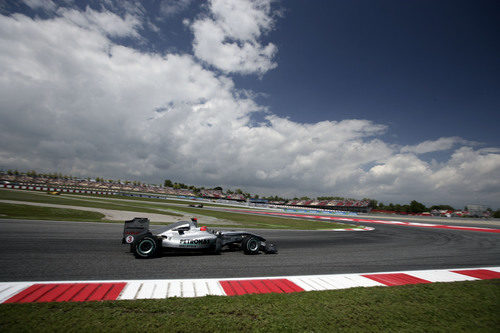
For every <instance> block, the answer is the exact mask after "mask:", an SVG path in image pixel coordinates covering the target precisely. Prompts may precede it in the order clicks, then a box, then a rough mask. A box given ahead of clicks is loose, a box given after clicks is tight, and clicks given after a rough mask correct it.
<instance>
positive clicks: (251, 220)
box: [0, 190, 353, 230]
mask: <svg viewBox="0 0 500 333" xmlns="http://www.w3.org/2000/svg"><path fill="white" fill-rule="evenodd" d="M120 198H126V199H128V197H120ZM0 199H4V200H20V201H31V202H40V203H53V204H62V205H73V206H83V207H96V208H105V209H116V210H127V211H135V212H144V213H155V214H165V215H175V216H181V215H182V214H177V213H176V212H179V213H185V214H188V215H192V216H197V217H200V218H201V220H200V222H201V223H202V224H206V225H208V226H212V227H214V226H220V227H224V226H226V225H225V224H217V221H216V220H215V221H213V218H215V219H218V220H223V221H224V222H235V223H234V225H235V226H238V227H241V228H251V229H253V228H258V229H295V230H321V229H343V228H346V227H353V226H351V225H349V226H347V225H346V224H342V223H331V222H323V221H311V220H301V219H293V218H284V217H272V216H259V215H251V214H244V213H234V212H220V211H215V210H209V209H204V208H201V209H200V208H190V207H186V206H175V207H167V206H165V205H162V204H160V202H157V201H148V200H138V201H137V202H135V201H134V202H133V203H128V202H124V201H120V200H117V199H119V198H116V199H111V198H109V197H105V198H102V197H93V198H83V197H82V198H77V197H75V196H65V195H61V196H53V195H48V194H45V193H34V192H33V193H32V192H25V191H16V190H0ZM153 200H154V199H153ZM165 209H172V210H174V211H173V212H165ZM203 216H206V217H210V218H212V219H211V220H212V221H210V222H205V221H203V220H202V219H203Z"/></svg>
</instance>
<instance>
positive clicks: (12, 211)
mask: <svg viewBox="0 0 500 333" xmlns="http://www.w3.org/2000/svg"><path fill="white" fill-rule="evenodd" d="M0 218H11V219H27V220H56V221H57V220H62V221H85V222H88V221H94V222H95V221H101V220H102V219H103V218H104V214H101V213H97V212H87V211H83V210H76V209H65V208H51V207H39V206H30V205H17V204H6V203H2V202H0Z"/></svg>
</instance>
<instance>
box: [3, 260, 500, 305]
mask: <svg viewBox="0 0 500 333" xmlns="http://www.w3.org/2000/svg"><path fill="white" fill-rule="evenodd" d="M488 279H500V267H482V268H469V269H463V268H461V269H457V268H455V269H440V270H420V271H405V272H383V273H363V274H330V275H303V276H283V277H273V278H269V277H258V278H233V279H187V280H129V281H51V282H0V303H29V302H84V301H104V300H125V299H129V300H133V299H165V298H169V297H202V296H206V295H220V296H236V295H245V294H268V293H294V292H301V291H313V290H334V289H347V288H354V287H376V286H400V285H407V284H420V283H433V282H454V281H477V280H488Z"/></svg>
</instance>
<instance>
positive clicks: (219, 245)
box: [214, 237, 222, 254]
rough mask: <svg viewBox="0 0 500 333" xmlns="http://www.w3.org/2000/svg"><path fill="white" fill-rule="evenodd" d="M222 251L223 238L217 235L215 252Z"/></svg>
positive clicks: (219, 252)
mask: <svg viewBox="0 0 500 333" xmlns="http://www.w3.org/2000/svg"><path fill="white" fill-rule="evenodd" d="M221 252H222V239H220V238H219V237H217V239H216V240H215V247H214V254H221Z"/></svg>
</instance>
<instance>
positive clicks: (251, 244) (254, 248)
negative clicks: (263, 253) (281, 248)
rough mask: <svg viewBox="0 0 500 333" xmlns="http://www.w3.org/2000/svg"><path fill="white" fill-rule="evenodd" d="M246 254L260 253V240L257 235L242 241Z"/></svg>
mask: <svg viewBox="0 0 500 333" xmlns="http://www.w3.org/2000/svg"><path fill="white" fill-rule="evenodd" d="M241 248H242V249H243V252H244V253H245V254H259V250H260V240H259V239H258V238H256V237H247V238H245V239H244V240H243V242H241Z"/></svg>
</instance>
